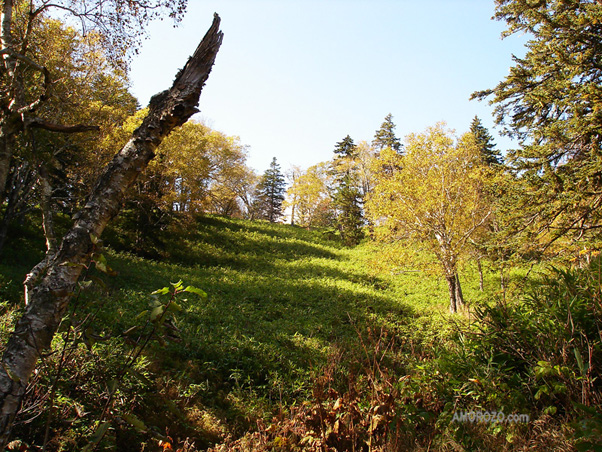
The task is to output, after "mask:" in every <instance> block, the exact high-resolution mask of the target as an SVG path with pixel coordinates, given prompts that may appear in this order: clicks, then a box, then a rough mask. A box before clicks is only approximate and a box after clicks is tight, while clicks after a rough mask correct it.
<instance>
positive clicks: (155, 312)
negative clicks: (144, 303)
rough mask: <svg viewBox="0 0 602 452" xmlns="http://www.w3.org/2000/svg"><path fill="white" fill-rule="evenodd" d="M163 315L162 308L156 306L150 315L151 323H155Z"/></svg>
mask: <svg viewBox="0 0 602 452" xmlns="http://www.w3.org/2000/svg"><path fill="white" fill-rule="evenodd" d="M161 314H163V306H157V307H156V308H154V309H153V310H152V311H151V313H150V320H151V322H154V321H156V320H157V319H158V318H159V317H160V316H161Z"/></svg>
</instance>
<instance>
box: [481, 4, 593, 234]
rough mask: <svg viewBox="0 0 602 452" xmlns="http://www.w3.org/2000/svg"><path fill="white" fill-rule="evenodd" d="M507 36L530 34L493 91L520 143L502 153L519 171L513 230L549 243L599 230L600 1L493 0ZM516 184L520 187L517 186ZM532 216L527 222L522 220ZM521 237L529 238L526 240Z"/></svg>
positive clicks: (501, 119)
mask: <svg viewBox="0 0 602 452" xmlns="http://www.w3.org/2000/svg"><path fill="white" fill-rule="evenodd" d="M495 18H496V19H498V20H503V21H505V22H506V23H507V30H506V32H505V33H504V35H506V36H508V35H511V34H514V33H525V34H526V35H527V36H529V37H530V39H529V41H528V43H527V45H526V49H527V51H526V53H525V55H524V56H523V57H521V58H518V57H515V58H514V65H513V67H511V68H510V71H509V74H508V75H507V76H506V77H505V79H504V80H503V81H501V82H500V83H499V84H498V85H497V86H496V87H494V88H493V89H489V90H485V91H481V92H477V93H475V94H473V97H475V98H478V99H484V98H486V97H488V96H492V100H491V103H492V104H494V105H495V106H496V109H495V113H496V122H497V123H498V124H499V125H501V126H504V127H505V132H506V133H507V134H508V135H510V136H512V137H515V138H517V139H519V140H520V143H521V146H520V147H518V148H517V149H515V150H513V151H512V152H510V153H509V154H508V156H507V157H506V164H507V165H509V166H510V167H511V168H512V169H513V174H515V175H517V178H516V180H515V181H514V183H513V187H512V188H514V187H517V189H516V196H515V198H514V200H513V203H514V205H513V206H508V208H509V209H510V210H511V211H513V212H516V217H517V218H516V222H517V224H519V226H518V227H517V229H518V230H521V231H526V230H527V229H528V228H529V229H530V230H531V231H532V236H531V237H527V240H528V241H529V242H530V243H533V240H535V239H536V238H541V239H542V240H544V242H547V243H552V242H554V241H556V240H557V239H558V238H560V237H561V236H563V235H574V237H575V238H580V239H582V238H583V237H584V233H585V232H590V233H592V234H595V235H599V231H600V230H602V229H601V227H602V209H600V204H601V196H600V193H601V192H602V152H601V149H602V132H601V130H602V128H601V126H600V124H601V122H600V117H601V112H602V96H600V94H599V93H600V80H602V65H601V64H600V55H601V54H602V7H601V5H600V1H599V0H566V1H516V0H496V14H495ZM519 185H520V187H519ZM525 218H528V219H532V220H529V222H528V224H526V225H522V226H521V225H520V223H521V222H522V223H525V222H524V219H525ZM527 240H526V241H527Z"/></svg>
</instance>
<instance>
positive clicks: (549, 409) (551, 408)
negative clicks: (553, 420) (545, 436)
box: [543, 406, 558, 416]
mask: <svg viewBox="0 0 602 452" xmlns="http://www.w3.org/2000/svg"><path fill="white" fill-rule="evenodd" d="M556 411H558V408H556V407H555V406H549V407H547V408H546V409H545V410H543V413H544V414H549V415H550V416H553V415H555V414H556Z"/></svg>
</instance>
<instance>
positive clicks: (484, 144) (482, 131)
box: [470, 116, 503, 166]
mask: <svg viewBox="0 0 602 452" xmlns="http://www.w3.org/2000/svg"><path fill="white" fill-rule="evenodd" d="M470 132H471V133H472V134H473V135H474V137H475V139H476V141H477V144H478V147H479V152H480V153H481V159H482V160H483V163H484V164H485V165H487V166H493V165H501V164H502V163H503V159H502V155H501V154H500V151H498V150H497V149H496V148H495V143H494V142H493V137H492V136H491V135H490V134H489V131H488V130H487V128H486V127H485V126H483V124H482V123H481V120H480V119H479V117H478V116H475V117H474V119H473V120H472V123H471V124H470Z"/></svg>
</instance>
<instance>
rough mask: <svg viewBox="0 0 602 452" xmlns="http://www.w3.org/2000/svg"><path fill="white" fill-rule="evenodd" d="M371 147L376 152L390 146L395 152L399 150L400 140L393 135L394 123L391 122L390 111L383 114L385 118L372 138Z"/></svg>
mask: <svg viewBox="0 0 602 452" xmlns="http://www.w3.org/2000/svg"><path fill="white" fill-rule="evenodd" d="M372 147H373V148H374V149H376V150H377V151H378V152H380V151H382V150H383V149H385V148H391V149H393V150H394V151H395V152H401V148H402V145H401V141H400V140H399V138H397V137H396V136H395V124H394V123H393V115H392V114H391V113H389V114H388V115H387V116H385V120H384V122H383V123H382V124H381V126H380V129H378V130H377V131H376V134H375V135H374V140H372Z"/></svg>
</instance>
